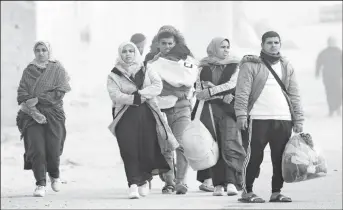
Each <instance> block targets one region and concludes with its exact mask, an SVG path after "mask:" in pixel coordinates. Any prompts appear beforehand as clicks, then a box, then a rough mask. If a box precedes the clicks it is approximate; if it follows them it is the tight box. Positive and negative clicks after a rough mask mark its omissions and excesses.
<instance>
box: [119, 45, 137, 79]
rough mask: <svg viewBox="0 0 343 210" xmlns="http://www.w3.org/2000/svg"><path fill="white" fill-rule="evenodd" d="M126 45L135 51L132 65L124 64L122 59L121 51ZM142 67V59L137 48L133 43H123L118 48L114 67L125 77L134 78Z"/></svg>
mask: <svg viewBox="0 0 343 210" xmlns="http://www.w3.org/2000/svg"><path fill="white" fill-rule="evenodd" d="M126 45H130V46H132V48H134V50H135V55H134V58H133V61H132V63H130V64H128V63H126V62H125V61H124V60H123V58H122V51H123V48H124V47H125V46H126ZM142 66H143V58H142V56H141V54H140V52H139V50H138V48H137V46H136V45H135V44H134V43H133V42H123V43H122V44H121V45H120V46H119V48H118V57H117V60H116V64H115V67H116V68H117V69H118V70H119V71H121V72H122V73H124V74H126V75H127V76H129V77H130V76H134V75H135V74H136V73H137V72H138V71H139V70H140V69H141V68H142Z"/></svg>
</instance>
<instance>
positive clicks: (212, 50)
mask: <svg viewBox="0 0 343 210" xmlns="http://www.w3.org/2000/svg"><path fill="white" fill-rule="evenodd" d="M223 41H227V42H229V44H230V41H229V39H227V38H224V37H215V38H213V39H212V41H211V42H210V44H209V45H208V47H207V57H205V58H203V59H202V60H201V61H200V67H202V66H208V65H210V64H213V65H227V64H230V63H239V61H240V60H239V59H238V58H236V57H234V56H230V55H229V56H227V57H226V58H224V59H223V58H220V57H219V56H218V54H219V49H220V45H221V43H222V42H223Z"/></svg>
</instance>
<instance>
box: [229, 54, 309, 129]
mask: <svg viewBox="0 0 343 210" xmlns="http://www.w3.org/2000/svg"><path fill="white" fill-rule="evenodd" d="M280 62H281V66H282V77H281V78H280V79H281V81H282V82H283V84H284V85H285V87H286V90H287V92H288V95H287V94H286V93H285V92H283V93H284V95H285V97H286V99H287V102H288V104H289V106H290V112H291V115H292V121H293V124H303V121H304V113H303V109H302V105H301V99H300V94H299V88H298V84H297V81H296V77H295V71H294V68H293V66H292V65H291V64H290V63H289V61H288V60H287V59H286V58H284V57H281V59H280ZM269 73H270V72H269V69H268V68H267V66H266V65H265V64H264V63H263V62H262V60H261V59H260V57H258V56H255V55H246V56H244V57H243V59H242V61H241V63H240V71H239V74H238V79H237V85H236V97H235V105H234V108H235V112H236V116H237V117H247V116H248V115H249V113H250V111H251V109H252V107H253V105H254V103H255V102H256V100H257V99H258V97H259V96H260V94H261V92H262V90H263V88H264V86H265V84H266V81H267V79H268V75H269Z"/></svg>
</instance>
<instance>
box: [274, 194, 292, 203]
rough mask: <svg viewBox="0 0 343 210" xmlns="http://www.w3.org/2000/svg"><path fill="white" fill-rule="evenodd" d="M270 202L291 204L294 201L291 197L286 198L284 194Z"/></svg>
mask: <svg viewBox="0 0 343 210" xmlns="http://www.w3.org/2000/svg"><path fill="white" fill-rule="evenodd" d="M269 202H278V203H290V202H292V199H291V198H289V197H286V196H284V195H282V194H279V195H277V196H276V197H275V198H273V199H270V200H269Z"/></svg>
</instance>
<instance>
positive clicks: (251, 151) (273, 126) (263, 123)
mask: <svg viewBox="0 0 343 210" xmlns="http://www.w3.org/2000/svg"><path fill="white" fill-rule="evenodd" d="M291 135H292V123H291V121H285V120H250V123H249V127H248V129H247V130H245V131H242V140H243V145H244V147H245V148H246V149H247V156H246V159H245V161H244V164H243V181H242V188H243V192H244V193H250V192H253V184H254V181H255V178H257V177H258V176H259V171H260V165H261V163H262V161H263V154H264V149H265V147H266V145H267V144H268V143H269V146H270V152H271V160H272V165H273V176H272V192H280V191H281V189H282V187H283V183H284V180H283V177H282V168H281V162H282V154H283V152H284V150H285V146H286V144H287V142H288V140H289V138H290V137H291Z"/></svg>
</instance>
